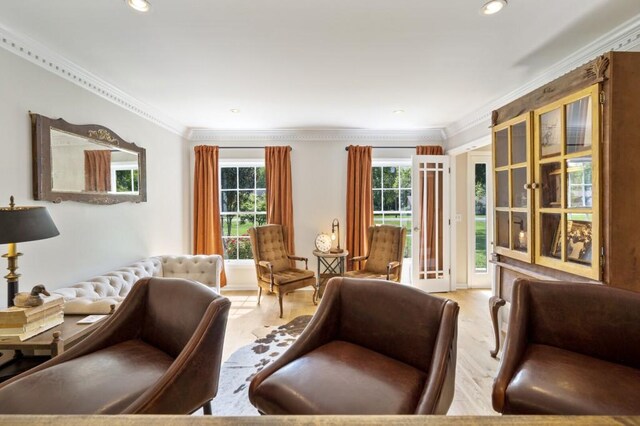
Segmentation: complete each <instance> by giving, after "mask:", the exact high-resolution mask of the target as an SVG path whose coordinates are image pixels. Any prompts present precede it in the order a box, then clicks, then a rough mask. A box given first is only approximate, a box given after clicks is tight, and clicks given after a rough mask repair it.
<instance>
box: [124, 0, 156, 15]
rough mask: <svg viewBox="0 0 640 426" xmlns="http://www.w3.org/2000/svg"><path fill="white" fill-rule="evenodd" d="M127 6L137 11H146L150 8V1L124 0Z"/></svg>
mask: <svg viewBox="0 0 640 426" xmlns="http://www.w3.org/2000/svg"><path fill="white" fill-rule="evenodd" d="M125 1H126V2H127V4H128V5H129V6H131V7H132V8H133V9H135V10H137V11H138V12H148V11H149V9H151V3H149V2H148V1H147V0H125Z"/></svg>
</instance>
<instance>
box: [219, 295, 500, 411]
mask: <svg viewBox="0 0 640 426" xmlns="http://www.w3.org/2000/svg"><path fill="white" fill-rule="evenodd" d="M223 295H224V296H226V297H228V298H229V299H230V300H231V311H230V313H229V322H228V326H227V333H226V338H225V343H224V355H223V360H226V359H227V358H228V357H229V355H231V354H232V353H233V352H234V351H236V350H237V349H238V348H240V347H242V346H245V345H247V344H249V343H251V342H253V341H254V340H256V333H258V334H259V329H260V328H263V327H267V326H273V325H281V324H286V323H287V322H289V321H291V320H292V319H293V318H295V317H297V316H299V315H312V314H313V313H314V312H315V310H316V306H314V305H313V303H312V302H311V295H312V292H310V291H300V290H299V291H296V292H294V293H290V294H288V295H287V296H285V298H284V317H283V318H282V319H280V318H278V314H279V312H278V301H277V298H276V297H275V296H273V295H264V294H263V296H262V301H261V305H260V306H257V305H256V301H257V290H256V291H227V292H224V291H223ZM438 295H439V296H442V297H447V298H450V299H453V300H455V301H456V302H458V304H459V305H460V317H459V319H458V321H459V322H458V363H457V366H456V392H455V396H454V401H453V404H452V405H451V408H450V409H449V415H496V413H495V412H494V411H493V409H492V408H491V386H492V384H493V377H494V376H495V374H496V371H497V368H498V361H497V360H495V359H493V358H491V357H490V356H489V350H490V349H491V348H492V345H493V343H492V339H493V337H492V329H491V322H490V319H489V308H488V303H489V302H488V300H489V297H490V296H491V294H490V291H489V290H459V291H456V292H451V293H441V294H438Z"/></svg>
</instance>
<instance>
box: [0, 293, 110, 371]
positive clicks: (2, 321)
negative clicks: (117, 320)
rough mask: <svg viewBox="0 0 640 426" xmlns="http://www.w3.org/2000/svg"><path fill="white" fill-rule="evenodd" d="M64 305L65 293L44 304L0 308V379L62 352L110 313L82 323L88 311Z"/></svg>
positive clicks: (89, 331)
mask: <svg viewBox="0 0 640 426" xmlns="http://www.w3.org/2000/svg"><path fill="white" fill-rule="evenodd" d="M63 307H64V302H63V300H62V297H59V296H52V297H51V298H46V299H45V300H44V303H43V304H42V305H40V306H36V307H32V308H18V307H10V308H7V309H0V382H1V381H4V380H6V379H8V378H10V377H13V376H15V375H16V374H19V373H21V372H23V371H26V370H28V369H29V368H32V367H35V366H36V365H38V364H41V363H42V362H44V361H46V360H48V359H50V358H52V357H55V356H58V355H59V354H61V353H62V352H64V351H65V350H66V349H68V348H70V347H71V346H73V345H75V344H76V343H78V342H79V341H80V340H82V339H84V338H85V337H86V336H87V335H89V334H90V333H91V332H92V331H94V330H95V329H96V328H97V327H98V326H99V324H100V322H101V320H102V319H103V318H105V317H106V315H105V316H96V317H98V318H97V321H95V322H91V323H88V324H78V322H79V321H81V320H83V319H84V318H85V315H64V313H63ZM113 308H114V307H112V309H113Z"/></svg>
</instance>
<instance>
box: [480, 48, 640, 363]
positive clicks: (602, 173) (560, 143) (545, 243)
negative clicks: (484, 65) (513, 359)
mask: <svg viewBox="0 0 640 426" xmlns="http://www.w3.org/2000/svg"><path fill="white" fill-rule="evenodd" d="M639 69H640V52H608V53H606V54H604V55H602V56H599V57H597V58H595V59H593V60H592V61H589V62H588V63H585V64H583V65H581V66H579V67H577V68H576V69H575V70H573V71H571V72H569V73H567V74H565V75H563V76H561V77H559V78H557V79H555V80H553V81H551V82H549V83H547V84H545V85H544V86H542V87H539V88H538V89H536V90H533V91H532V92H530V93H527V94H526V95H524V96H521V97H520V98H518V99H515V100H513V101H512V102H510V103H508V104H506V105H503V106H502V107H500V108H498V109H496V110H495V111H493V113H492V116H491V119H492V123H491V124H492V134H493V162H494V164H493V166H494V168H493V173H494V177H495V181H494V182H495V218H494V221H495V223H494V236H493V247H494V252H493V253H492V255H491V262H492V264H493V265H494V266H495V274H494V285H493V288H494V294H493V297H492V298H491V299H490V302H489V305H490V310H491V318H492V321H493V327H494V334H495V339H496V347H495V349H494V350H492V351H491V354H492V356H496V355H497V353H498V350H499V338H500V336H501V334H500V330H501V329H502V330H504V325H505V322H504V320H505V318H506V316H502V318H500V315H499V314H500V308H501V306H504V305H507V306H508V304H509V302H510V300H511V289H512V286H513V283H514V281H515V280H517V279H521V278H524V279H533V280H547V281H565V282H566V281H572V282H579V283H581V284H584V285H590V284H604V285H608V286H612V287H618V288H623V289H627V290H631V291H636V292H639V291H640V279H639V278H638V277H639V274H640V266H639V265H640V222H639V221H638V220H636V217H637V216H638V215H639V214H640V161H639V160H638V159H639V158H640V74H639V73H638V70H639Z"/></svg>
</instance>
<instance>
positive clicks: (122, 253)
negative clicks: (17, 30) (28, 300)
mask: <svg viewBox="0 0 640 426" xmlns="http://www.w3.org/2000/svg"><path fill="white" fill-rule="evenodd" d="M0 69H1V70H2V78H0V129H1V133H0V152H1V155H0V170H2V178H1V179H0V204H2V205H6V204H8V202H9V196H10V195H14V196H15V197H16V203H17V204H18V205H44V206H46V207H47V208H48V210H49V212H50V214H51V216H52V217H53V220H54V222H55V223H56V225H57V227H58V229H59V230H60V236H58V237H55V238H51V239H48V240H42V241H34V242H29V243H22V244H19V245H18V249H19V251H21V252H23V253H24V254H25V255H24V256H23V257H21V258H20V260H19V266H20V269H19V270H18V272H19V273H22V278H21V279H20V289H21V290H27V289H30V288H31V287H32V286H33V285H35V284H37V283H43V284H45V285H46V286H47V287H48V288H50V289H52V288H56V287H61V286H63V285H67V284H71V283H73V282H76V281H78V280H82V279H86V278H90V277H91V276H93V275H97V274H99V273H103V272H106V271H108V270H111V269H113V268H117V267H120V266H124V265H125V264H127V263H129V262H132V261H135V260H137V259H140V258H143V257H146V256H149V255H154V254H162V253H185V252H186V251H187V249H188V222H189V221H188V218H187V214H188V205H189V186H188V177H187V170H188V169H189V165H188V164H189V163H188V161H189V158H188V152H187V150H186V149H185V141H184V140H183V138H181V137H180V136H177V135H175V134H173V133H170V132H168V131H166V130H164V129H162V128H160V127H158V126H156V125H154V124H152V123H150V122H149V121H147V120H145V119H143V118H141V117H138V116H137V115H134V114H132V113H130V112H128V111H126V110H124V109H122V108H120V107H118V106H117V105H114V104H112V103H111V102H108V101H106V100H104V99H102V98H100V97H97V96H95V95H93V94H91V93H89V92H88V91H86V90H84V89H82V88H80V87H78V86H76V85H74V84H72V83H70V82H67V81H66V80H64V79H61V78H59V77H57V76H55V75H54V74H52V73H49V72H47V71H46V70H44V69H42V68H40V67H37V66H35V65H32V64H31V63H29V62H26V61H24V60H22V59H20V58H18V57H17V56H15V55H13V54H11V53H9V52H7V51H5V50H2V49H0ZM29 111H33V112H35V113H38V114H42V115H46V116H49V117H52V118H59V117H62V118H64V119H65V120H67V121H69V122H71V123H75V124H101V125H104V126H106V127H109V128H110V129H112V130H113V131H114V132H116V133H117V134H118V135H120V136H121V137H122V138H124V139H125V140H127V141H130V142H134V143H136V144H137V145H139V146H142V147H143V148H145V149H146V150H147V182H148V188H147V190H148V200H149V201H148V202H147V203H140V204H131V203H125V204H118V205H113V206H94V205H89V204H80V203H75V202H70V201H66V202H63V203H61V204H52V203H48V202H36V201H33V195H32V178H31V123H30V118H29ZM0 249H2V251H3V252H6V246H0ZM2 260H3V261H4V259H2ZM3 265H4V266H2V268H3V269H4V268H5V267H6V263H3ZM5 288H6V285H3V284H0V306H6V290H5Z"/></svg>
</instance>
